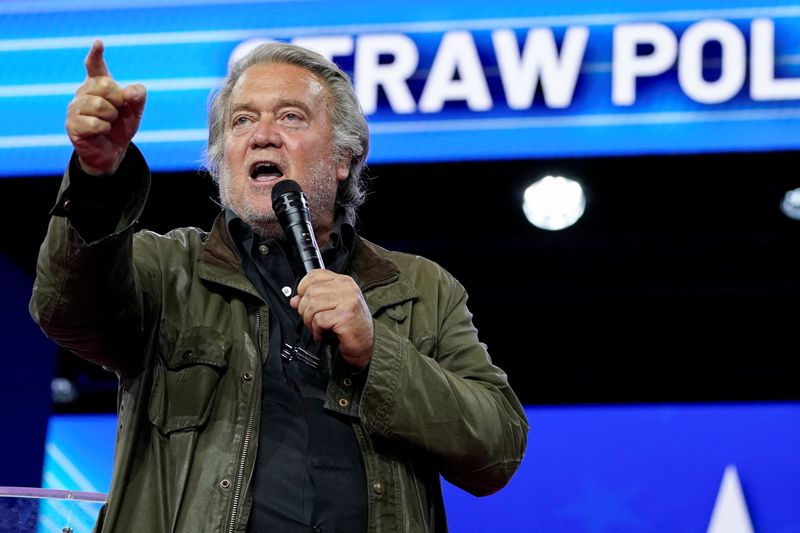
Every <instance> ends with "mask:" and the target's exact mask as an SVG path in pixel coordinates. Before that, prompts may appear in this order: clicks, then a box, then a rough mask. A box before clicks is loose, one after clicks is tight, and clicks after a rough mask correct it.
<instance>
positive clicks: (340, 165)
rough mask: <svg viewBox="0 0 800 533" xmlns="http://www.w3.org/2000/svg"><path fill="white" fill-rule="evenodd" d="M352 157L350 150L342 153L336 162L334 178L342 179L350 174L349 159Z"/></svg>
mask: <svg viewBox="0 0 800 533" xmlns="http://www.w3.org/2000/svg"><path fill="white" fill-rule="evenodd" d="M352 159H353V157H352V155H350V152H347V153H346V154H344V155H343V156H342V157H341V159H340V160H339V161H338V162H337V163H336V179H337V180H339V181H344V180H346V179H347V177H348V176H349V175H350V161H351V160H352Z"/></svg>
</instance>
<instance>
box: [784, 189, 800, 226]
mask: <svg viewBox="0 0 800 533" xmlns="http://www.w3.org/2000/svg"><path fill="white" fill-rule="evenodd" d="M781 211H783V214H784V215H786V216H787V217H789V218H791V219H794V220H800V189H792V190H791V191H786V194H785V195H783V201H782V202H781Z"/></svg>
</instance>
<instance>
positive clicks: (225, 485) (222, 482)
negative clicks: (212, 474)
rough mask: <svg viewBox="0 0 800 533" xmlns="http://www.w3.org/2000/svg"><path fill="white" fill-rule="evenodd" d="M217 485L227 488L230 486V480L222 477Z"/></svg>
mask: <svg viewBox="0 0 800 533" xmlns="http://www.w3.org/2000/svg"><path fill="white" fill-rule="evenodd" d="M219 486H220V487H222V488H223V489H227V488H228V487H230V486H231V482H230V480H228V479H223V480H222V481H220V482H219Z"/></svg>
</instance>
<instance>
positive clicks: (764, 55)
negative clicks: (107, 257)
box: [0, 0, 800, 175]
mask: <svg viewBox="0 0 800 533" xmlns="http://www.w3.org/2000/svg"><path fill="white" fill-rule="evenodd" d="M97 37H100V38H103V39H104V41H105V42H106V45H107V59H108V62H109V65H110V67H111V71H112V73H113V75H114V76H115V77H116V78H117V79H118V80H120V81H121V82H123V83H129V82H133V81H139V82H143V83H145V84H146V85H147V86H148V88H149V98H148V104H147V109H146V112H145V118H144V122H143V124H142V128H141V131H140V133H139V135H138V137H137V139H136V141H137V142H138V143H139V144H140V145H141V147H142V149H143V151H144V152H145V155H146V156H147V157H148V159H149V161H150V163H151V165H152V167H153V168H154V169H155V170H160V171H166V170H188V169H193V168H197V167H198V166H199V165H200V161H201V155H202V150H203V148H204V145H205V140H206V106H207V100H208V95H209V93H210V92H211V91H212V90H213V89H214V88H215V87H217V86H218V84H219V80H220V79H221V78H222V77H223V76H224V74H225V71H226V67H227V63H228V61H229V59H230V57H231V55H232V54H233V53H234V51H235V50H236V49H237V47H240V46H244V45H246V43H252V42H254V41H259V40H265V39H276V40H282V41H291V42H297V43H300V44H304V45H308V46H310V47H314V48H316V49H318V50H320V51H322V52H323V53H325V54H326V55H328V56H330V57H331V58H332V59H334V60H335V61H337V62H338V63H339V64H341V65H342V67H343V68H344V69H345V70H346V71H348V73H349V74H351V76H352V77H353V79H354V83H355V86H356V91H357V93H358V95H359V98H360V99H361V101H362V104H363V106H364V108H365V111H366V112H367V114H368V117H369V120H370V123H371V128H372V133H373V146H372V151H371V157H370V162H371V163H373V164H378V163H398V162H411V161H451V160H482V159H507V158H540V157H554V156H575V155H625V154H643V153H687V152H722V151H766V150H780V149H797V148H799V147H800V136H798V135H796V131H797V130H798V126H800V61H798V60H797V57H798V55H800V3H798V2H797V0H795V1H794V2H791V1H787V0H782V1H781V0H775V1H770V2H753V1H752V0H749V1H746V0H730V1H726V2H718V1H712V0H700V1H691V0H674V1H671V2H669V3H668V7H667V6H665V5H664V4H663V3H650V2H639V1H635V2H634V1H614V2H611V1H607V2H563V1H557V0H542V1H538V2H511V1H506V2H502V1H501V2H482V1H478V0H462V1H460V2H448V3H441V2H422V1H408V2H404V3H403V7H402V9H398V8H397V4H396V2H392V1H388V0H380V1H374V2H370V5H369V9H364V7H363V4H361V3H359V2H355V1H353V0H339V1H321V0H275V1H260V2H256V1H248V0H240V1H232V2H211V1H204V0H194V1H188V0H186V1H181V0H171V1H169V0H168V1H164V2H155V1H142V2H132V1H122V0H117V1H111V2H103V3H102V7H100V5H99V4H97V3H95V2H85V1H77V0H73V1H65V0H49V1H47V0H32V1H28V2H3V3H0V58H1V59H2V61H3V65H4V68H3V69H2V70H1V71H0V117H2V118H3V120H2V121H0V175H33V174H58V173H60V172H61V170H62V169H63V167H64V165H65V163H66V161H67V157H68V154H69V151H70V147H69V142H68V140H67V138H66V135H65V134H64V131H63V123H64V116H65V109H66V106H67V104H68V102H69V101H70V99H71V97H72V94H73V92H74V90H75V88H76V87H77V86H78V85H79V84H80V82H81V81H82V79H83V77H84V71H83V65H82V63H83V58H84V56H85V54H86V52H87V50H88V48H89V46H90V45H91V42H92V41H93V39H94V38H97Z"/></svg>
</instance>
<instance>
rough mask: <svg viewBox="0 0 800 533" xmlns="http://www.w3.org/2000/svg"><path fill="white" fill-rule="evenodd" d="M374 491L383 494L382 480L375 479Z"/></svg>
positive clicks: (373, 483)
mask: <svg viewBox="0 0 800 533" xmlns="http://www.w3.org/2000/svg"><path fill="white" fill-rule="evenodd" d="M372 492H374V493H375V494H377V495H378V496H380V495H381V494H383V483H381V482H380V481H373V482H372Z"/></svg>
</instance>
